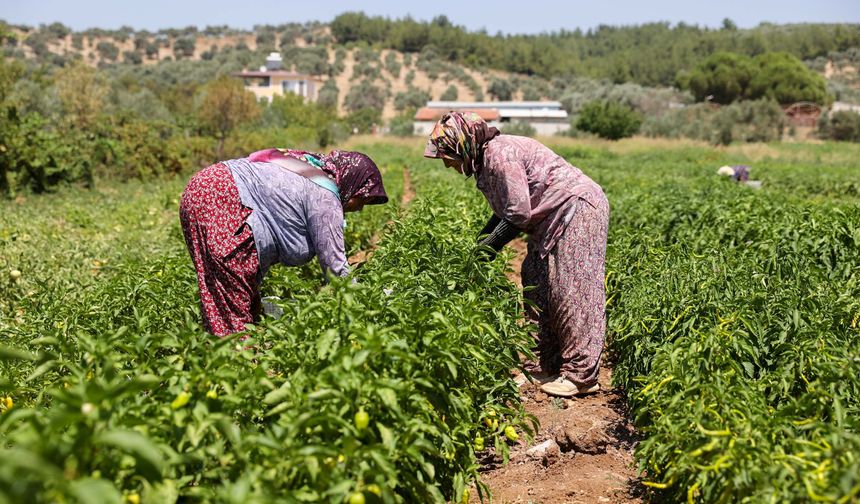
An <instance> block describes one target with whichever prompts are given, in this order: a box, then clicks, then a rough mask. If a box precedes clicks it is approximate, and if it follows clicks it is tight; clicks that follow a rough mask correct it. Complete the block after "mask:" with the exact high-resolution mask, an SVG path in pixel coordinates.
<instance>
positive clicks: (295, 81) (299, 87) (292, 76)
mask: <svg viewBox="0 0 860 504" xmlns="http://www.w3.org/2000/svg"><path fill="white" fill-rule="evenodd" d="M233 75H234V76H236V77H239V78H241V79H242V80H243V81H244V83H245V89H247V90H248V91H251V92H252V93H254V95H255V96H256V97H257V99H258V100H259V99H261V98H266V99H267V100H269V101H271V100H272V98H273V97H274V96H276V95H282V94H284V93H293V94H297V95H299V96H301V97H303V98H305V99H306V100H308V101H316V99H317V95H318V94H319V88H320V86H321V85H322V81H321V80H319V79H317V78H316V77H312V76H310V75H305V74H299V73H295V72H288V71H286V70H284V69H283V61H282V60H281V55H280V54H279V53H276V52H273V53H270V54H269V56H268V57H267V58H266V64H265V66H262V67H260V69H259V70H258V71H243V72H236V73H234V74H233Z"/></svg>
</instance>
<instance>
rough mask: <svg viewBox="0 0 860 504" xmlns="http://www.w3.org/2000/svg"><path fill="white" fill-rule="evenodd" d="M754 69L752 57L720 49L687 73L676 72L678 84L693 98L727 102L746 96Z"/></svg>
mask: <svg viewBox="0 0 860 504" xmlns="http://www.w3.org/2000/svg"><path fill="white" fill-rule="evenodd" d="M754 73H755V67H754V66H753V63H752V61H750V59H749V58H748V57H746V56H744V55H741V54H735V53H727V52H720V53H716V54H714V55H712V56H710V57H709V58H707V59H705V60H704V61H702V62H701V63H699V64H698V65H696V68H694V69H693V71H692V72H690V73H689V74H683V73H682V74H680V75H679V76H678V84H679V87H681V88H682V89H688V90H690V92H691V93H693V96H694V97H695V98H696V100H697V101H708V99H710V100H709V101H713V102H715V103H721V104H724V105H726V104H729V103H732V102H733V101H735V100H740V99H743V98H746V97H747V88H748V87H749V83H750V81H751V80H752V78H753V74H754Z"/></svg>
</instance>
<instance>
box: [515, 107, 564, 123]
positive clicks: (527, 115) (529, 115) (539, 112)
mask: <svg viewBox="0 0 860 504" xmlns="http://www.w3.org/2000/svg"><path fill="white" fill-rule="evenodd" d="M499 115H500V116H502V117H510V118H512V119H562V120H564V121H567V111H566V110H552V109H520V108H500V109H499Z"/></svg>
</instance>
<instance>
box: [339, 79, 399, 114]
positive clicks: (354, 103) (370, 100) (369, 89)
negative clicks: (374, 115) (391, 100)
mask: <svg viewBox="0 0 860 504" xmlns="http://www.w3.org/2000/svg"><path fill="white" fill-rule="evenodd" d="M387 99H388V93H387V92H386V90H385V89H382V88H380V87H378V86H374V85H373V83H371V82H370V81H367V80H364V81H361V83H360V84H359V85H357V86H353V87H351V88H350V90H349V93H347V95H346V97H345V98H344V101H343V106H344V107H345V108H346V109H347V110H349V111H350V112H355V111H358V110H362V109H374V110H379V111H382V108H383V107H384V106H385V100H387Z"/></svg>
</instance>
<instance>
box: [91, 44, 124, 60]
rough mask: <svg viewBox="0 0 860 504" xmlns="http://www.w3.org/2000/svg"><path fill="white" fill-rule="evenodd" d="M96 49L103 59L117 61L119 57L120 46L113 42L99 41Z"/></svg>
mask: <svg viewBox="0 0 860 504" xmlns="http://www.w3.org/2000/svg"><path fill="white" fill-rule="evenodd" d="M96 51H98V53H99V56H101V58H102V60H107V61H116V59H117V57H119V48H118V47H117V46H116V45H114V44H113V43H112V42H107V41H101V42H99V43H98V45H96Z"/></svg>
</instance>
